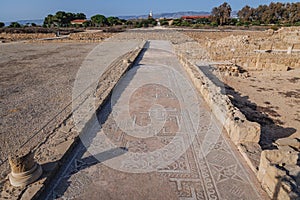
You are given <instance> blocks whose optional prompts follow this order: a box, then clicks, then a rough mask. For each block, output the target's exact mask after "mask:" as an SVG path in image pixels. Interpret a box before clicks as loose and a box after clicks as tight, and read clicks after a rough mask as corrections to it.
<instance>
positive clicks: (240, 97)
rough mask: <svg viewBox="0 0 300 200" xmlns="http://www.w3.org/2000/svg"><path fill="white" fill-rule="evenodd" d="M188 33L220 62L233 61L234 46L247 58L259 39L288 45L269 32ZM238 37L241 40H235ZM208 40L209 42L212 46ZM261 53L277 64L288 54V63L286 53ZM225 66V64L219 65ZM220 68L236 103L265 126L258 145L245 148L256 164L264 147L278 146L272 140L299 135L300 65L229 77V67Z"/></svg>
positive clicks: (297, 136)
mask: <svg viewBox="0 0 300 200" xmlns="http://www.w3.org/2000/svg"><path fill="white" fill-rule="evenodd" d="M186 34H187V35H188V36H190V37H192V38H193V39H195V40H197V41H198V42H199V44H200V45H201V46H203V47H204V48H206V49H207V51H208V52H209V54H210V59H211V61H219V62H220V61H231V60H230V54H231V52H230V50H231V49H230V47H231V46H234V47H235V48H236V49H237V50H238V53H239V54H238V56H239V59H242V60H243V59H244V60H246V59H247V57H248V56H249V55H253V54H254V53H253V50H254V49H255V48H257V47H256V46H258V45H259V43H260V42H264V43H265V41H269V43H272V42H273V44H274V45H276V44H277V45H278V44H279V43H280V45H281V46H285V45H287V44H286V43H284V41H282V40H279V39H278V38H276V39H274V41H272V37H271V36H269V35H268V34H267V32H249V31H236V32H219V33H218V32H217V33H213V32H186ZM288 34H289V33H286V35H288ZM245 36H247V37H246V39H247V41H246V42H247V44H250V45H247V44H245V43H244V44H243V40H242V39H243V37H245ZM239 37H240V38H241V41H234V39H239ZM207 41H210V42H209V46H208V42H207ZM233 43H235V44H233ZM220 44H222V45H221V46H222V47H226V48H218V46H217V45H220ZM262 56H268V57H270V56H272V57H273V60H274V61H275V63H276V62H284V61H283V60H281V59H285V56H286V59H287V64H288V59H289V58H290V56H289V55H287V54H280V55H276V54H266V55H262ZM279 56H280V60H279ZM297 56H298V57H300V54H298V53H294V54H293V57H294V58H296V57H297ZM276 57H277V60H276ZM222 59H223V60H222ZM222 67H224V66H218V67H216V68H219V69H220V68H222ZM221 71H223V72H222V73H221V74H222V75H221V77H220V79H221V80H222V81H223V82H224V84H225V89H226V93H227V94H228V95H229V96H230V98H231V101H232V102H233V104H234V105H235V106H236V107H238V108H239V109H240V110H241V111H242V112H243V114H245V116H246V117H247V119H248V120H250V121H255V122H258V123H259V124H260V125H261V127H262V133H261V140H260V142H259V145H255V144H250V145H249V146H247V147H246V148H247V151H248V153H249V157H250V159H251V160H252V162H253V164H254V165H256V166H258V165H259V159H260V152H261V150H264V149H273V148H275V147H274V145H273V143H274V142H276V140H277V139H279V138H284V137H290V138H298V139H299V138H300V89H299V84H300V66H298V67H293V68H292V69H291V70H289V71H287V70H282V71H272V70H270V69H265V70H264V69H263V70H250V71H248V72H247V75H246V76H244V75H243V76H240V75H237V76H233V75H230V76H229V75H228V73H227V75H225V72H226V70H225V71H224V69H223V70H221ZM248 75H249V77H247V76H248Z"/></svg>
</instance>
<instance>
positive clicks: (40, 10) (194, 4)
mask: <svg viewBox="0 0 300 200" xmlns="http://www.w3.org/2000/svg"><path fill="white" fill-rule="evenodd" d="M224 1H225V0H216V1H209V0H181V1H179V0H160V1H159V0H109V1H104V0H0V2H1V3H0V21H4V22H7V21H16V20H22V19H43V18H44V17H45V16H47V15H48V14H50V13H51V14H54V13H55V12H56V11H59V10H63V11H68V12H83V13H85V14H86V15H87V17H90V16H93V15H94V14H104V15H105V16H124V15H140V14H148V13H149V11H150V10H152V11H153V13H163V12H176V11H211V9H212V8H213V7H215V6H218V5H220V4H222V3H223V2H224ZM227 2H228V3H229V4H230V5H231V7H232V9H233V10H239V9H241V8H242V7H243V6H244V5H246V4H248V5H250V6H253V7H256V6H258V5H260V4H269V3H270V2H271V1H267V0H252V1H249V0H244V1H240V0H228V1H227ZM280 2H297V1H284V0H282V1H280Z"/></svg>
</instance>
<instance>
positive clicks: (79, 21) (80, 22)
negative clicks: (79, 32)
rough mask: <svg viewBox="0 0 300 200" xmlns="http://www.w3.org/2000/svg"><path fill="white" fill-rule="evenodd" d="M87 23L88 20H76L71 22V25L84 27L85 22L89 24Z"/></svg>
mask: <svg viewBox="0 0 300 200" xmlns="http://www.w3.org/2000/svg"><path fill="white" fill-rule="evenodd" d="M87 21H88V20H86V19H75V20H73V21H71V24H73V25H76V24H78V25H82V24H83V23H84V22H87Z"/></svg>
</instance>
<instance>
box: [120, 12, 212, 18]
mask: <svg viewBox="0 0 300 200" xmlns="http://www.w3.org/2000/svg"><path fill="white" fill-rule="evenodd" d="M185 15H210V12H205V11H200V12H195V11H185V12H174V13H159V14H156V13H153V17H154V18H173V19H176V18H181V17H182V16H185ZM147 17H148V15H131V16H119V18H121V19H126V20H127V19H140V18H147Z"/></svg>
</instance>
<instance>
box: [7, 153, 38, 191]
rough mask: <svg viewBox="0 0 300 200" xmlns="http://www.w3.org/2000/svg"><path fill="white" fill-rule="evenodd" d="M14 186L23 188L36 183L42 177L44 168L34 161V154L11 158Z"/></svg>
mask: <svg viewBox="0 0 300 200" xmlns="http://www.w3.org/2000/svg"><path fill="white" fill-rule="evenodd" d="M9 164H10V167H11V173H10V174H9V181H10V183H11V185H12V186H15V187H23V186H27V185H29V184H31V183H33V182H35V181H36V180H37V179H38V178H40V176H41V175H42V167H41V166H40V165H39V164H37V163H36V162H35V161H34V152H32V151H29V152H27V153H24V154H18V155H12V156H10V157H9Z"/></svg>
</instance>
